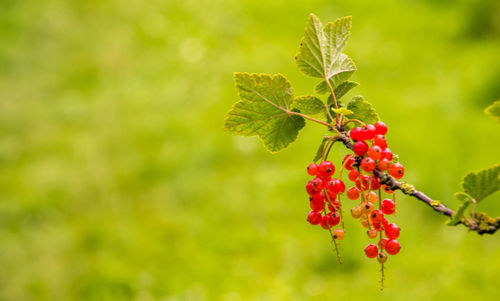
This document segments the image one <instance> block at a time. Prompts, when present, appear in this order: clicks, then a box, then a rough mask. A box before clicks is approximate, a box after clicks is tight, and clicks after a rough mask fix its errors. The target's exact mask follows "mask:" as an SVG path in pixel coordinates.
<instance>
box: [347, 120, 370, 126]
mask: <svg viewBox="0 0 500 301" xmlns="http://www.w3.org/2000/svg"><path fill="white" fill-rule="evenodd" d="M351 122H357V123H359V124H361V125H362V126H365V125H366V124H365V123H364V122H363V121H361V120H358V119H349V120H347V121H346V122H344V123H343V124H344V125H346V124H348V123H351Z"/></svg>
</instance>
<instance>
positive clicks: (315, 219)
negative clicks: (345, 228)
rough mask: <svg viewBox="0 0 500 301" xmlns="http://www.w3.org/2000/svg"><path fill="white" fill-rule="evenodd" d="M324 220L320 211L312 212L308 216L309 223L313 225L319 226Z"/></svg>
mask: <svg viewBox="0 0 500 301" xmlns="http://www.w3.org/2000/svg"><path fill="white" fill-rule="evenodd" d="M322 218H323V217H322V216H321V213H319V212H318V211H311V212H309V214H308V215H307V221H308V222H309V223H311V225H317V224H319V223H321V219H322Z"/></svg>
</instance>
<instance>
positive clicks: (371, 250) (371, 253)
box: [365, 244, 378, 258]
mask: <svg viewBox="0 0 500 301" xmlns="http://www.w3.org/2000/svg"><path fill="white" fill-rule="evenodd" d="M365 254H366V257H368V258H375V257H377V255H378V248H377V246H376V245H374V244H369V245H367V246H366V248H365Z"/></svg>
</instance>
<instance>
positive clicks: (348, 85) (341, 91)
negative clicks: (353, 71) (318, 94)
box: [328, 81, 359, 104]
mask: <svg viewBox="0 0 500 301" xmlns="http://www.w3.org/2000/svg"><path fill="white" fill-rule="evenodd" d="M357 86H359V83H357V82H353V81H345V82H343V83H342V84H340V85H339V86H338V87H337V88H335V90H333V92H334V93H335V98H337V101H339V100H340V99H341V98H342V96H344V95H345V94H347V92H349V91H350V90H351V89H353V88H356V87H357ZM328 103H329V104H330V103H333V97H332V96H331V95H330V96H329V97H328Z"/></svg>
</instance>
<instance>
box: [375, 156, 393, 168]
mask: <svg viewBox="0 0 500 301" xmlns="http://www.w3.org/2000/svg"><path fill="white" fill-rule="evenodd" d="M389 165H391V161H389V160H387V159H386V158H384V159H382V160H380V161H378V164H377V167H378V169H380V170H381V171H385V170H387V169H389Z"/></svg>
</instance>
